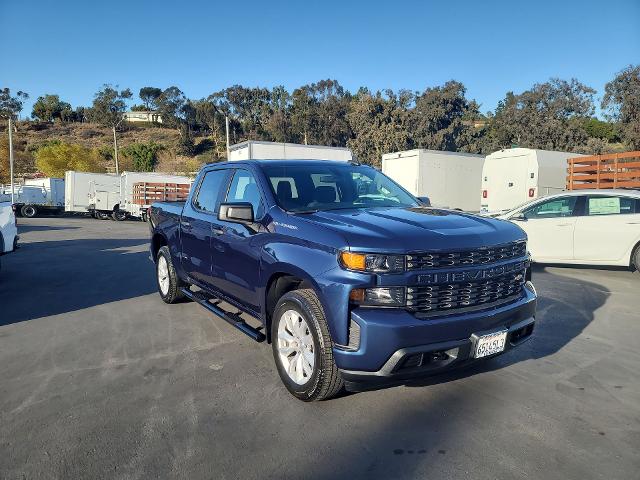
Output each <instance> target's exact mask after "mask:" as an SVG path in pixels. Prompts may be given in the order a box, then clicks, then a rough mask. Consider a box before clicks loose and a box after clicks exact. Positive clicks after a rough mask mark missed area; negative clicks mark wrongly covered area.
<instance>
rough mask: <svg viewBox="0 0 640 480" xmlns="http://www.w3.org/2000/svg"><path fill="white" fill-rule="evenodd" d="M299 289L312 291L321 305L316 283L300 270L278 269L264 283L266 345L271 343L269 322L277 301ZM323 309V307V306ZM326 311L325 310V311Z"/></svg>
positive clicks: (290, 267)
mask: <svg viewBox="0 0 640 480" xmlns="http://www.w3.org/2000/svg"><path fill="white" fill-rule="evenodd" d="M299 288H309V289H311V290H313V291H314V292H315V293H316V295H318V298H319V299H320V303H321V304H322V295H321V292H320V289H319V287H318V285H317V284H316V282H315V281H314V280H313V279H312V278H311V277H310V276H308V275H307V274H306V273H305V272H303V271H302V270H299V269H298V268H295V267H293V266H288V268H282V267H281V268H279V269H277V270H276V271H274V272H272V273H271V274H270V276H269V278H268V280H267V282H266V286H265V291H264V299H263V302H264V304H263V305H264V306H263V308H264V319H265V330H266V332H265V333H266V336H267V343H271V321H272V315H271V314H272V312H273V310H274V309H275V307H276V305H277V303H278V300H279V299H280V298H281V297H282V296H283V295H284V294H285V293H287V292H290V291H293V290H297V289H299ZM323 308H324V306H323ZM325 311H326V309H325Z"/></svg>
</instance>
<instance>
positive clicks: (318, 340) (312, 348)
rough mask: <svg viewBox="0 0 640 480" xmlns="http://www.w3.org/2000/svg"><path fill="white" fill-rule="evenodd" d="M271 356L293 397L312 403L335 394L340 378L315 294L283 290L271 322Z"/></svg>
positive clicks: (303, 290) (329, 336) (330, 341)
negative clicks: (285, 291)
mask: <svg viewBox="0 0 640 480" xmlns="http://www.w3.org/2000/svg"><path fill="white" fill-rule="evenodd" d="M271 338H272V339H273V340H272V343H271V346H272V349H273V357H274V360H275V362H276V368H277V369H278V373H279V375H280V378H281V379H282V383H284V385H285V387H287V390H289V392H290V393H291V394H292V395H293V396H294V397H296V398H298V399H300V400H302V401H305V402H312V401H317V400H326V399H329V398H331V397H333V396H335V395H336V394H337V393H338V392H340V390H342V388H343V387H344V380H343V379H342V376H341V375H340V372H339V371H338V367H337V366H336V363H335V361H334V358H333V341H332V340H331V335H330V334H329V328H328V326H327V320H326V317H325V315H324V311H323V309H322V305H321V304H320V300H319V299H318V296H317V295H316V293H315V292H314V291H313V290H311V289H301V290H294V291H292V292H288V293H285V294H284V295H283V296H282V298H280V300H279V301H278V304H277V305H276V308H275V310H274V313H273V321H272V323H271Z"/></svg>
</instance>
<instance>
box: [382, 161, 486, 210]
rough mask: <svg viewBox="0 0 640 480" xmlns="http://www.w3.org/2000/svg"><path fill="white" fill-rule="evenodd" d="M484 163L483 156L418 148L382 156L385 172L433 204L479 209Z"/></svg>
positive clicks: (411, 191) (383, 170)
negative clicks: (479, 193) (427, 198)
mask: <svg viewBox="0 0 640 480" xmlns="http://www.w3.org/2000/svg"><path fill="white" fill-rule="evenodd" d="M483 163H484V156H483V155H475V154H472V153H459V152H444V151H439V150H425V149H417V150H407V151H404V152H395V153H387V154H385V155H383V156H382V173H384V174H385V175H387V176H389V177H391V178H392V179H393V180H395V181H396V182H398V183H399V184H400V185H401V186H403V187H404V188H405V189H406V190H408V191H409V192H410V193H412V194H413V195H415V196H416V197H429V200H430V201H431V205H433V206H434V207H442V208H458V209H460V210H465V211H468V212H478V211H479V210H480V200H479V199H478V194H477V192H478V190H479V189H480V177H481V175H482V165H483Z"/></svg>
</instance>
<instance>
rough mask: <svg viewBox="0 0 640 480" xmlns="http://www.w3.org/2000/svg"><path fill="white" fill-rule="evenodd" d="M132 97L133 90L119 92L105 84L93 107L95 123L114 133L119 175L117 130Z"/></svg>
mask: <svg viewBox="0 0 640 480" xmlns="http://www.w3.org/2000/svg"><path fill="white" fill-rule="evenodd" d="M131 96H132V94H131V90H129V89H128V88H126V89H124V90H120V91H118V86H117V85H116V86H115V88H114V87H112V86H111V85H108V84H105V85H104V87H103V89H102V90H99V91H98V92H97V93H96V94H95V96H94V98H93V107H92V108H91V115H92V117H93V119H94V121H96V122H98V123H101V124H102V125H104V126H105V127H110V128H111V130H112V132H113V151H114V159H115V163H116V173H119V167H118V139H117V137H116V129H117V128H118V127H119V126H120V124H121V123H122V121H123V120H124V112H125V111H126V109H127V100H128V99H130V98H131Z"/></svg>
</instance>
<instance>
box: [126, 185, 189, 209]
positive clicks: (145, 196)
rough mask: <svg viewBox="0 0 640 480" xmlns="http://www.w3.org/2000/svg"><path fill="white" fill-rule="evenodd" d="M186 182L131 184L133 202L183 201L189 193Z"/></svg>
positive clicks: (138, 203)
mask: <svg viewBox="0 0 640 480" xmlns="http://www.w3.org/2000/svg"><path fill="white" fill-rule="evenodd" d="M190 188H191V185H189V184H188V183H149V182H138V183H134V184H133V199H132V201H133V203H134V204H136V205H151V204H152V203H153V202H184V201H185V200H186V199H187V196H188V195H189V189H190Z"/></svg>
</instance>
